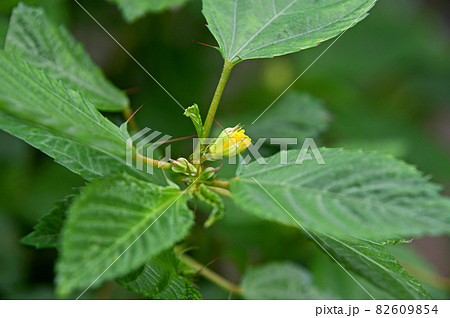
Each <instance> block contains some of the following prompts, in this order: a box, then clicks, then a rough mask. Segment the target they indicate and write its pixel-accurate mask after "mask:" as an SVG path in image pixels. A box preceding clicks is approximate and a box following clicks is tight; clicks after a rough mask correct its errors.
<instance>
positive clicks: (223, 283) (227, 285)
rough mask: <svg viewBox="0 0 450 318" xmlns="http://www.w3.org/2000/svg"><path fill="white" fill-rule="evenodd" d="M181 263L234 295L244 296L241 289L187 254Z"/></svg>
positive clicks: (182, 257)
mask: <svg viewBox="0 0 450 318" xmlns="http://www.w3.org/2000/svg"><path fill="white" fill-rule="evenodd" d="M181 261H182V262H183V263H185V264H186V265H188V266H189V267H192V268H193V269H195V270H196V271H197V272H198V273H199V274H200V275H201V276H203V277H205V278H206V279H207V280H209V281H210V282H212V283H214V284H216V285H217V286H219V287H221V288H223V289H225V290H227V291H229V292H231V293H234V294H242V288H241V287H239V286H237V285H235V284H233V283H231V282H230V281H228V280H226V279H225V278H223V277H222V276H220V275H219V274H217V273H216V272H213V271H212V270H210V269H209V268H207V267H205V266H204V265H203V264H200V263H199V262H197V261H196V260H195V259H193V258H192V257H189V256H187V255H186V254H184V255H183V256H181Z"/></svg>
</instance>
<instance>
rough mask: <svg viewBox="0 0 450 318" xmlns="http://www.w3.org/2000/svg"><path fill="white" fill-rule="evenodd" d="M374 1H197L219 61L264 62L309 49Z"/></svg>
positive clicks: (353, 20)
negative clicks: (218, 49) (222, 59)
mask: <svg viewBox="0 0 450 318" xmlns="http://www.w3.org/2000/svg"><path fill="white" fill-rule="evenodd" d="M374 4H375V0H315V1H311V0H203V14H204V15H205V17H206V20H207V21H208V27H209V29H210V31H211V32H212V34H213V35H214V37H215V38H216V40H217V42H218V43H219V47H220V51H221V53H222V56H223V58H224V59H226V60H229V61H231V62H238V61H240V60H248V59H256V58H267V57H274V56H279V55H284V54H288V53H293V52H298V51H300V50H303V49H307V48H310V47H314V46H316V45H318V44H320V43H321V42H323V41H326V40H328V39H330V38H332V37H334V36H336V35H338V34H339V33H341V32H342V31H344V30H346V29H348V28H350V27H351V26H353V25H354V24H356V23H357V22H359V21H361V20H362V19H364V17H365V16H366V15H367V14H366V12H367V11H369V9H370V8H371V7H372V6H373V5H374Z"/></svg>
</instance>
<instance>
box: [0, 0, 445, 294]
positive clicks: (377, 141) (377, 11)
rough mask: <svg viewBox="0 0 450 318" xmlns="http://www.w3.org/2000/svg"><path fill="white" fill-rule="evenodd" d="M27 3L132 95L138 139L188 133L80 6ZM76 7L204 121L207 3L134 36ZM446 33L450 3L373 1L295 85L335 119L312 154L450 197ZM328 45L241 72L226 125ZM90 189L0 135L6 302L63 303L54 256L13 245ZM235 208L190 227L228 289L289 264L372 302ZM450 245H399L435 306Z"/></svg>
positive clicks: (216, 71) (427, 241) (111, 9)
mask: <svg viewBox="0 0 450 318" xmlns="http://www.w3.org/2000/svg"><path fill="white" fill-rule="evenodd" d="M23 2H25V3H27V4H30V5H36V6H42V7H44V8H45V10H46V12H47V14H48V15H49V16H50V17H51V19H52V20H53V21H55V22H56V23H61V24H64V25H66V26H67V27H68V28H69V29H70V30H71V32H72V34H73V35H74V36H75V37H76V39H77V40H78V41H80V42H82V43H83V44H84V45H85V47H86V49H87V50H88V52H89V53H90V54H91V55H92V57H93V59H94V60H95V61H96V62H97V63H98V64H99V65H100V66H101V67H102V69H103V70H104V72H105V73H106V75H107V76H108V77H109V78H110V79H111V80H112V81H113V82H114V83H115V84H116V85H117V86H118V87H119V88H121V89H124V90H127V92H129V93H130V100H131V106H132V108H134V109H136V108H137V107H138V106H140V105H141V104H142V103H144V102H145V107H144V108H143V109H141V111H140V112H139V113H138V115H137V116H136V120H137V122H138V124H139V125H140V126H141V127H144V126H148V127H151V128H153V129H155V130H159V131H162V132H165V133H167V134H170V135H172V136H174V137H182V136H188V135H192V134H194V131H193V127H192V125H191V123H190V122H189V120H187V119H186V118H185V117H184V116H183V114H182V110H181V109H180V108H179V106H178V105H177V104H176V103H174V102H173V101H172V100H171V99H170V97H168V96H167V95H166V94H165V93H164V92H163V91H162V90H161V88H159V87H158V86H157V85H156V84H155V83H154V82H153V81H152V80H151V79H150V78H149V77H148V76H147V75H146V74H145V73H144V72H143V71H142V70H141V69H140V68H139V67H138V66H137V65H136V64H135V63H134V62H133V61H132V60H131V59H130V58H129V57H128V56H127V55H126V54H125V53H124V52H123V51H122V50H121V49H120V48H119V47H118V46H117V45H116V44H115V43H114V42H113V41H112V40H111V39H110V38H109V37H108V36H107V35H106V34H105V33H104V32H103V31H102V30H101V29H100V28H99V27H98V26H97V25H96V24H95V23H94V22H93V21H92V20H91V19H90V18H89V17H88V16H87V15H86V14H85V13H84V12H83V11H82V10H81V9H80V8H79V7H78V6H77V5H76V3H75V2H74V1H72V0H30V1H23ZM81 2H82V3H83V5H85V7H86V8H87V9H88V10H89V11H90V12H91V13H92V14H93V15H94V16H95V17H96V18H97V19H98V20H99V21H100V22H101V23H102V24H103V25H104V26H105V27H106V29H107V30H109V31H110V32H111V34H113V35H114V36H115V37H116V39H117V40H118V41H119V42H120V43H121V44H122V45H123V46H124V47H126V48H127V49H128V50H129V51H130V52H131V53H132V54H133V55H134V56H135V57H136V58H137V60H139V61H140V62H141V63H142V64H143V65H144V66H145V67H146V68H147V69H148V70H149V71H150V72H151V73H152V74H153V75H154V76H155V77H156V78H157V79H158V80H159V81H160V82H161V83H162V84H163V85H164V86H165V87H166V88H167V89H168V90H169V91H170V92H171V93H172V94H173V95H174V96H175V97H176V98H177V99H178V100H179V101H180V102H181V103H182V104H183V105H185V106H189V105H191V104H192V103H194V102H195V103H197V104H199V106H200V108H201V110H202V111H203V113H204V114H205V113H206V111H207V107H208V105H209V102H210V99H211V98H212V94H213V92H214V89H215V86H216V84H217V81H218V77H219V75H220V71H221V67H222V59H221V56H220V54H219V53H218V52H217V51H216V50H214V49H211V48H208V47H205V46H201V45H198V44H196V43H194V42H193V41H194V40H196V41H200V42H205V43H209V44H215V42H214V39H213V37H212V35H211V34H210V33H209V31H208V30H207V28H206V27H205V20H204V18H203V16H202V14H201V2H200V1H199V0H190V1H188V3H187V4H186V5H184V6H182V7H179V8H176V9H172V10H168V11H166V12H163V13H161V14H149V15H146V16H144V17H143V18H141V19H139V20H138V21H136V22H134V23H131V24H129V23H127V22H126V21H125V20H124V19H123V18H122V15H121V13H120V11H119V10H118V9H117V7H116V6H114V5H113V4H111V3H109V2H106V1H103V0H96V1H81ZM17 3H18V1H16V0H2V1H0V45H1V46H2V47H3V44H4V38H5V34H6V30H7V25H8V20H9V16H10V13H11V10H12V8H13V7H15V6H16V5H17ZM449 33H450V3H449V2H448V1H446V0H442V1H438V0H434V1H431V0H422V1H420V0H396V1H392V0H379V1H378V4H377V5H376V6H375V7H374V9H373V10H372V11H371V14H370V15H369V17H368V18H366V19H365V20H364V21H363V22H361V23H359V24H358V25H357V26H356V27H354V28H352V29H350V30H349V31H348V32H346V33H345V34H344V36H342V38H340V39H339V40H338V41H337V42H336V44H335V45H334V46H333V47H332V48H331V49H330V50H329V51H328V52H327V53H326V54H325V55H324V56H323V57H322V58H321V59H320V60H319V61H318V62H317V63H316V64H315V65H314V66H313V67H312V68H311V69H310V70H308V71H307V72H306V73H305V75H304V76H302V77H301V78H300V79H299V80H298V81H297V82H296V84H295V85H294V86H293V87H292V89H293V90H299V91H306V92H309V93H311V94H312V95H314V96H316V97H318V98H320V99H322V100H323V102H324V104H325V105H326V107H327V109H328V111H329V113H330V123H329V128H328V130H327V131H326V132H325V133H324V134H322V135H321V137H320V138H319V139H318V143H320V145H323V146H327V147H345V148H351V149H358V148H362V149H368V150H376V151H380V152H385V153H390V154H393V155H395V156H396V157H398V158H401V159H403V160H405V161H407V162H409V163H411V164H413V165H416V166H417V167H418V168H419V169H421V170H422V171H424V172H425V173H426V174H429V175H430V176H431V178H432V180H433V181H435V182H438V183H440V184H443V185H444V190H443V192H444V193H445V194H447V195H449V194H450V150H449V149H450V147H449V146H450V107H449V106H450V58H449V57H450V37H449ZM330 43H331V42H326V43H324V44H322V45H320V46H318V47H317V48H313V49H310V50H307V51H305V52H301V53H297V54H291V55H287V56H284V57H278V58H275V59H267V60H258V61H246V62H244V63H241V64H239V65H238V66H237V67H235V69H234V70H233V73H232V75H231V78H230V80H229V84H228V86H227V88H226V91H225V93H224V96H223V99H222V105H221V108H220V109H219V112H218V114H217V118H218V120H219V121H223V122H225V123H227V121H229V120H230V118H231V120H232V121H231V124H233V123H236V122H240V121H242V119H241V118H256V116H258V115H259V114H260V112H261V111H262V110H264V109H265V108H266V107H267V106H268V105H269V104H270V103H271V102H272V101H273V100H274V99H275V98H276V97H277V96H278V95H279V94H280V93H281V92H282V91H283V90H284V89H285V88H286V87H287V86H288V85H289V84H290V83H291V82H292V81H293V80H294V79H295V78H296V77H297V76H298V75H299V74H300V73H301V72H302V71H303V70H304V69H305V68H306V67H307V66H308V65H309V64H310V63H311V62H312V61H313V60H314V59H315V58H316V57H317V56H318V55H319V54H320V53H321V52H322V51H323V50H324V49H325V48H326V47H327V46H328V45H329V44H330ZM274 107H276V104H275V106H274ZM106 115H107V116H108V117H109V118H110V119H111V120H113V121H115V122H116V123H118V124H120V123H121V122H122V121H123V118H122V117H120V116H119V115H117V114H106ZM267 115H268V116H269V115H270V113H268V114H267ZM299 116H301V114H299ZM243 124H246V122H243ZM190 147H191V142H190V141H187V142H180V143H176V144H174V145H173V152H174V155H177V154H180V155H186V154H187V152H188V151H189V149H190ZM83 184H84V181H83V180H82V179H81V177H79V176H77V175H75V174H73V173H71V172H69V171H68V170H66V169H65V168H63V167H61V166H59V165H58V164H56V163H54V162H53V161H52V159H51V158H49V157H46V156H45V155H43V154H42V153H40V152H39V151H37V150H35V149H33V148H32V147H30V146H28V145H27V144H26V143H24V142H22V141H21V140H19V139H16V138H14V137H12V136H9V135H8V134H6V133H4V132H0V298H1V299H21V298H22V299H51V298H54V297H55V296H54V293H53V279H54V273H53V266H54V262H55V259H56V251H55V250H51V249H48V250H34V249H33V248H30V247H27V246H24V245H22V244H20V242H19V240H20V238H21V237H23V236H24V235H26V234H28V233H29V232H30V231H31V230H32V227H33V226H34V225H35V224H36V223H37V222H38V220H39V219H40V218H41V217H42V216H43V215H44V214H45V213H47V212H48V211H49V210H50V209H51V208H52V206H53V203H54V202H55V201H58V200H60V199H62V198H63V197H64V196H65V195H67V194H70V193H72V188H74V187H78V186H81V185H83ZM227 204H229V205H230V208H229V212H228V214H227V216H226V217H225V219H224V220H223V221H221V222H219V224H217V225H215V226H213V227H211V228H210V229H207V230H204V229H203V228H202V227H201V226H200V225H198V226H196V227H195V228H194V230H193V233H192V236H191V237H190V239H189V242H188V243H189V246H191V247H194V248H195V249H194V250H192V251H191V252H190V253H191V255H193V256H195V257H196V258H198V259H199V260H200V261H202V262H204V263H210V262H212V263H211V264H210V265H209V266H210V267H211V268H212V269H214V270H216V271H218V272H220V273H221V274H223V275H224V276H226V277H227V278H229V279H230V280H232V281H234V282H238V281H239V277H240V275H241V273H242V271H243V270H244V269H245V268H247V267H248V266H251V265H254V264H259V263H262V262H265V261H272V260H292V261H295V262H297V263H299V264H302V265H303V266H305V267H308V268H309V269H310V270H311V271H312V272H313V274H314V281H315V284H316V285H318V286H319V287H321V288H323V289H324V290H327V291H328V292H329V293H330V297H335V298H346V299H352V298H363V299H364V298H367V295H365V294H364V292H362V290H360V288H359V287H358V286H356V285H355V284H354V282H353V281H352V280H351V279H350V278H349V277H348V276H347V275H346V274H345V273H344V272H343V271H342V270H341V269H339V268H338V267H337V266H336V265H335V264H333V262H332V261H331V260H329V259H328V258H327V257H326V256H325V255H323V253H321V251H319V250H318V249H317V247H316V246H315V245H313V244H311V243H310V242H309V241H308V240H307V239H306V238H305V237H303V236H302V235H301V234H299V233H298V231H293V230H291V229H287V228H285V227H282V226H278V225H273V224H270V223H268V222H265V221H261V220H258V219H256V218H254V217H251V216H248V215H246V214H243V213H241V211H239V210H238V209H236V208H235V207H233V206H232V204H231V203H230V202H228V203H227ZM201 208H202V207H199V209H201ZM201 217H202V215H199V218H201ZM449 247H450V243H449V239H448V237H437V238H427V237H425V238H420V239H416V240H414V241H413V242H412V244H411V246H409V247H407V246H400V247H395V248H393V249H392V252H393V254H394V255H395V256H396V257H397V258H398V260H399V261H400V262H401V263H402V264H403V265H404V267H405V268H406V269H407V270H408V272H409V273H410V274H412V275H414V276H415V277H416V278H418V279H419V280H420V281H421V282H423V284H424V286H425V288H426V289H427V290H428V291H429V292H430V293H431V294H432V295H433V296H434V297H436V298H448V297H449V289H450V248H449ZM219 256H220V257H219ZM217 257H219V258H218V259H216V258H217ZM196 283H197V284H198V285H199V286H200V287H201V290H202V294H203V297H204V298H207V299H214V298H219V299H220V298H227V297H228V295H227V293H225V292H223V291H221V290H219V289H218V288H217V287H215V286H213V285H211V284H209V283H208V282H206V281H204V280H202V279H199V280H198V281H197V282H196ZM366 285H369V284H368V283H367V284H366ZM368 288H369V289H371V288H372V287H370V286H369V287H368ZM372 292H373V293H374V294H375V295H378V297H380V298H389V296H388V295H385V294H383V293H381V292H379V291H374V290H372ZM87 297H88V298H93V299H102V298H134V297H136V296H134V295H133V294H129V293H127V292H126V291H125V290H124V289H122V288H121V287H119V286H117V285H116V284H115V283H108V284H106V285H105V286H103V287H102V288H100V289H98V290H94V291H90V293H89V295H87Z"/></svg>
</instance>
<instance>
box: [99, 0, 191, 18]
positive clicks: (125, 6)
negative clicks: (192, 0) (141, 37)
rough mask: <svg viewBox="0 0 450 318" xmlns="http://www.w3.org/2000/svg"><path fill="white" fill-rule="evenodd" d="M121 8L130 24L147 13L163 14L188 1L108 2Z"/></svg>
mask: <svg viewBox="0 0 450 318" xmlns="http://www.w3.org/2000/svg"><path fill="white" fill-rule="evenodd" d="M107 1H109V2H112V3H115V4H117V5H118V6H119V8H120V10H121V11H122V14H123V16H124V18H125V20H127V21H128V22H133V21H136V20H137V19H139V18H141V17H143V16H144V15H146V14H147V13H150V12H153V13H157V12H161V11H164V10H167V9H170V8H173V7H176V6H180V5H182V4H184V3H185V2H186V1H187V0H144V1H143V0H107Z"/></svg>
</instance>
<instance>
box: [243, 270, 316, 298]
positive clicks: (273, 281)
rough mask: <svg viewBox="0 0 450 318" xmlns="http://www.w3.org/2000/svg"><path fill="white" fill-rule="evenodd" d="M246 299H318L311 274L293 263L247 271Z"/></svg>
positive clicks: (244, 287)
mask: <svg viewBox="0 0 450 318" xmlns="http://www.w3.org/2000/svg"><path fill="white" fill-rule="evenodd" d="M242 295H243V296H244V298H246V299H282V300H283V299H318V298H320V294H319V292H318V291H317V290H316V289H315V288H314V286H313V284H312V279H311V275H310V273H309V272H308V271H307V270H306V269H304V268H302V267H300V266H298V265H295V264H292V263H272V264H266V265H263V266H260V267H255V268H251V269H249V270H247V272H246V273H245V274H244V277H243V279H242Z"/></svg>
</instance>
